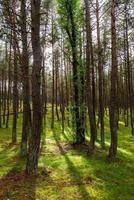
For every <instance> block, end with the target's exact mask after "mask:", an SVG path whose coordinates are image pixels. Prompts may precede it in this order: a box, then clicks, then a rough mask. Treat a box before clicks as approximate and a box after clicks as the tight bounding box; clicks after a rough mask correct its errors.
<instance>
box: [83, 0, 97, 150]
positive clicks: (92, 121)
mask: <svg viewBox="0 0 134 200" xmlns="http://www.w3.org/2000/svg"><path fill="white" fill-rule="evenodd" d="M85 8H86V38H87V46H86V94H87V106H88V115H89V122H90V134H91V137H90V147H89V151H90V152H91V153H92V152H93V151H94V150H95V140H96V135H97V128H96V119H95V114H94V106H93V93H92V88H91V83H92V82H91V80H92V79H91V70H92V69H91V49H92V47H91V46H92V44H91V42H92V34H91V16H90V8H89V2H88V0H85Z"/></svg>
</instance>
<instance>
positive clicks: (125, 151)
mask: <svg viewBox="0 0 134 200" xmlns="http://www.w3.org/2000/svg"><path fill="white" fill-rule="evenodd" d="M21 120H22V118H21V116H20V117H19V121H18V143H17V144H16V145H14V146H12V145H11V144H10V142H11V123H12V120H10V126H9V128H8V129H5V128H2V129H0V200H7V199H9V200H13V199H15V200H32V199H33V200H36V199H37V200H77V199H78V200H88V199H91V200H94V199H96V200H133V199H134V138H133V137H132V136H131V134H130V128H125V127H124V124H123V122H120V127H119V148H118V158H117V160H116V161H114V162H113V163H109V162H108V161H107V160H106V156H107V153H108V147H109V138H110V134H109V125H108V119H107V118H105V130H106V144H107V147H106V150H102V149H101V148H100V145H99V143H98V145H97V150H96V153H95V155H92V156H90V155H88V154H87V149H88V147H87V146H86V145H83V146H72V145H71V142H72V134H71V133H72V131H71V129H69V128H68V127H67V126H65V132H64V134H63V133H62V129H61V124H60V122H57V121H56V122H55V128H54V130H51V128H50V127H51V123H50V122H51V116H50V114H48V115H47V120H46V126H45V127H44V133H43V134H42V141H41V152H40V160H39V167H40V169H39V176H38V177H27V176H26V175H25V173H24V169H25V159H24V158H21V157H20V155H19V143H20V135H21V123H22V121H21ZM87 135H88V133H87Z"/></svg>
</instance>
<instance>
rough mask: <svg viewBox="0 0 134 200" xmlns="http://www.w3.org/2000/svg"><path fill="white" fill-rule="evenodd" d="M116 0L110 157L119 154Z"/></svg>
mask: <svg viewBox="0 0 134 200" xmlns="http://www.w3.org/2000/svg"><path fill="white" fill-rule="evenodd" d="M115 6H116V3H115V0H112V7H111V34H112V35H111V40H112V66H111V91H110V109H109V114H110V116H109V117H110V131H111V144H110V149H109V158H110V159H114V158H115V156H116V154H117V121H118V114H117V104H118V103H117V99H118V96H117V79H118V70H117V46H116V24H115V22H116V18H115Z"/></svg>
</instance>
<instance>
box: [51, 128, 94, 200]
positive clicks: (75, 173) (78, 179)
mask: <svg viewBox="0 0 134 200" xmlns="http://www.w3.org/2000/svg"><path fill="white" fill-rule="evenodd" d="M53 136H54V139H55V141H56V144H57V146H58V147H59V150H60V152H61V154H62V155H63V156H64V158H65V160H66V163H67V164H68V169H69V172H70V174H71V176H72V184H73V185H76V186H78V187H79V192H80V195H81V197H82V199H83V200H87V199H90V198H91V197H90V195H89V193H88V191H87V189H86V187H85V184H84V183H83V177H82V175H81V174H80V172H79V170H78V169H77V168H76V167H75V165H74V164H73V162H72V161H71V160H70V159H69V157H68V155H67V154H66V153H65V151H64V148H63V146H62V145H61V143H60V141H59V136H58V134H57V133H56V132H55V131H54V130H53ZM91 182H92V180H91V179H90V178H89V180H87V182H86V183H87V184H91ZM74 183H75V184H74Z"/></svg>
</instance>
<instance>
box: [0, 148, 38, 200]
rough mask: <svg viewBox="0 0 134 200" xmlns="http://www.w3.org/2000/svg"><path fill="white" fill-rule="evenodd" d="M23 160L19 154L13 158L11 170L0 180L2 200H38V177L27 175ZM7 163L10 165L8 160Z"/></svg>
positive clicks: (0, 197) (0, 196)
mask: <svg viewBox="0 0 134 200" xmlns="http://www.w3.org/2000/svg"><path fill="white" fill-rule="evenodd" d="M8 150H9V148H8ZM22 159H23V158H20V157H19V153H18V155H15V156H14V157H12V161H11V160H10V161H9V162H13V163H12V165H11V169H10V170H9V171H8V173H7V174H6V175H4V176H3V177H1V178H0V199H1V200H7V199H10V200H12V199H15V200H36V177H29V176H28V175H26V173H25V170H24V169H23V168H24V163H23V164H22V162H23V160H22ZM24 161H25V160H24ZM6 163H7V165H8V160H7V161H6ZM10 164H11V163H10Z"/></svg>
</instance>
